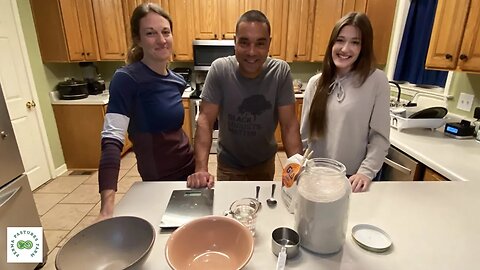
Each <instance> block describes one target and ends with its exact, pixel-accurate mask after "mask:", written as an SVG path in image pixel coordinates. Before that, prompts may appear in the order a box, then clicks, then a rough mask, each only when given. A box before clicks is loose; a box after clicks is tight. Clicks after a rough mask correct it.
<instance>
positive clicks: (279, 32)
mask: <svg viewBox="0 0 480 270" xmlns="http://www.w3.org/2000/svg"><path fill="white" fill-rule="evenodd" d="M263 11H264V12H265V15H266V16H267V17H268V20H269V21H270V26H271V28H272V29H271V36H272V40H271V43H270V52H269V53H270V56H271V57H275V58H280V59H285V53H286V47H287V23H288V0H266V3H265V7H264V9H263Z"/></svg>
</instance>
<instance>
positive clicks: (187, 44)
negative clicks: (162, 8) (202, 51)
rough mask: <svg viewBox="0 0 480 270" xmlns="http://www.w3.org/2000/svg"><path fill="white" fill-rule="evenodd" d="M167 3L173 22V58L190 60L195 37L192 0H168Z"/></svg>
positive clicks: (175, 59)
mask: <svg viewBox="0 0 480 270" xmlns="http://www.w3.org/2000/svg"><path fill="white" fill-rule="evenodd" d="M168 4H169V6H168V8H169V12H170V16H171V18H172V22H173V60H174V61H192V60H193V47H192V41H193V40H194V39H195V35H194V27H193V1H191V0H184V1H178V0H170V1H169V3H168Z"/></svg>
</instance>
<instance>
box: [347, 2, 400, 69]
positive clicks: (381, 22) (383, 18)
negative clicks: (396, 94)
mask: <svg viewBox="0 0 480 270" xmlns="http://www.w3.org/2000/svg"><path fill="white" fill-rule="evenodd" d="M362 5H363V3H362V1H358V0H357V5H356V7H355V8H356V9H358V8H361V7H362ZM396 5H397V1H396V0H368V1H367V5H366V10H365V13H367V16H368V18H369V19H370V23H371V24H372V28H373V51H374V52H375V58H376V59H377V64H380V65H385V64H386V63H387V58H388V49H389V48H390V38H391V36H392V28H393V18H394V17H395V7H396Z"/></svg>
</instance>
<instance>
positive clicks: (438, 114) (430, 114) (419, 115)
mask: <svg viewBox="0 0 480 270" xmlns="http://www.w3.org/2000/svg"><path fill="white" fill-rule="evenodd" d="M447 112H448V110H447V109H446V108H444V107H430V108H426V109H423V110H421V111H418V112H415V113H413V114H411V115H410V116H409V117H408V118H410V119H426V118H443V117H445V115H447Z"/></svg>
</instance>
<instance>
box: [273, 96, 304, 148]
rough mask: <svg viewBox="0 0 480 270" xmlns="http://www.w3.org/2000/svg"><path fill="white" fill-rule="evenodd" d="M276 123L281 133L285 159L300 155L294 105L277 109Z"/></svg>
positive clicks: (300, 144)
mask: <svg viewBox="0 0 480 270" xmlns="http://www.w3.org/2000/svg"><path fill="white" fill-rule="evenodd" d="M278 121H279V122H280V128H281V132H282V141H283V146H284V147H285V152H286V153H287V157H291V156H293V155H295V154H297V153H298V154H302V152H303V151H302V142H301V140H300V125H299V124H298V120H297V117H296V115H295V104H290V105H285V106H279V107H278Z"/></svg>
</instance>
